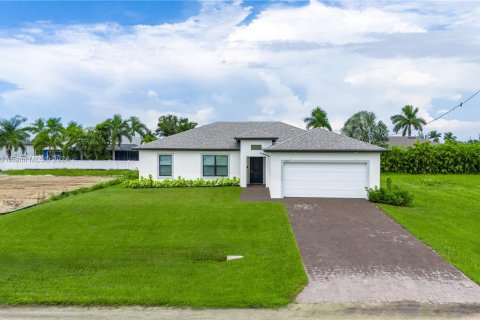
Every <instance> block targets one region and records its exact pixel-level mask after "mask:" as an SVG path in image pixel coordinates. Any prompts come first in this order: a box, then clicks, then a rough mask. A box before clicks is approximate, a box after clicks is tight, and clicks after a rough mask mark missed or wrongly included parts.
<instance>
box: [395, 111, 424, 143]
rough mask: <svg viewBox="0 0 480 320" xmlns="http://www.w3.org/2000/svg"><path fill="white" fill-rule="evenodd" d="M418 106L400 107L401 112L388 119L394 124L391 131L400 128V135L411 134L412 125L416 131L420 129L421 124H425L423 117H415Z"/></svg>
mask: <svg viewBox="0 0 480 320" xmlns="http://www.w3.org/2000/svg"><path fill="white" fill-rule="evenodd" d="M417 113H418V108H413V106H411V105H406V106H405V107H403V108H402V113H400V114H396V115H393V116H392V117H391V118H390V119H391V120H392V123H393V125H394V127H393V131H394V132H395V133H398V132H399V131H400V130H402V136H406V135H408V136H409V137H411V136H412V127H413V129H415V130H417V131H420V132H421V131H422V130H423V126H424V125H425V124H427V122H426V121H425V119H423V118H421V117H417Z"/></svg>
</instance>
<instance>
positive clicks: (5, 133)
mask: <svg viewBox="0 0 480 320" xmlns="http://www.w3.org/2000/svg"><path fill="white" fill-rule="evenodd" d="M25 121H27V118H25V117H22V116H19V115H16V116H14V117H12V118H10V119H0V147H1V148H5V150H6V152H7V158H8V159H11V158H12V151H18V150H19V149H20V150H22V152H25V142H26V140H27V139H28V137H29V134H28V129H29V128H28V127H23V126H22V124H23V123H24V122H25Z"/></svg>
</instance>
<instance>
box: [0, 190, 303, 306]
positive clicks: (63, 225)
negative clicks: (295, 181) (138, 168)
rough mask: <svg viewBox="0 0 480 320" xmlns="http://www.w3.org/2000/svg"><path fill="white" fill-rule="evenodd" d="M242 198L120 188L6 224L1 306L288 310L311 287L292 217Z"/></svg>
mask: <svg viewBox="0 0 480 320" xmlns="http://www.w3.org/2000/svg"><path fill="white" fill-rule="evenodd" d="M240 192H241V189H240V188H237V187H223V188H184V189H124V188H121V187H120V186H115V187H109V188H106V189H102V190H98V191H95V192H90V193H84V194H80V195H76V196H72V197H68V198H65V199H62V200H59V201H55V202H48V203H45V204H42V205H39V206H36V207H34V208H31V209H26V210H23V211H19V212H16V213H13V214H8V215H5V216H0V261H1V263H0V288H1V290H0V302H1V303H6V304H78V305H171V306H193V307H272V306H280V305H285V304H287V303H288V302H289V301H291V299H292V298H293V297H294V296H295V295H296V294H297V293H298V292H299V291H300V290H301V289H302V288H303V286H304V285H305V284H306V283H307V277H306V275H305V272H304V269H303V265H302V262H301V259H300V256H299V253H298V249H297V246H296V243H295V240H294V237H293V233H292V231H291V228H290V225H289V222H288V217H287V214H286V211H285V208H284V206H283V204H281V203H265V202H263V203H260V202H258V203H245V202H240V201H239V196H240ZM226 255H244V256H245V258H244V259H241V260H234V261H230V262H225V261H224V260H225V257H226Z"/></svg>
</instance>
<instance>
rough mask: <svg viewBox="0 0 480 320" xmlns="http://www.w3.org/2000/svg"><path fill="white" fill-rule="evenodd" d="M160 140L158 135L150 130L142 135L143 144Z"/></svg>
mask: <svg viewBox="0 0 480 320" xmlns="http://www.w3.org/2000/svg"><path fill="white" fill-rule="evenodd" d="M155 140H158V139H157V137H155V135H154V134H153V132H152V131H150V130H148V129H147V131H146V132H145V134H144V135H143V137H142V144H144V143H149V142H152V141H155Z"/></svg>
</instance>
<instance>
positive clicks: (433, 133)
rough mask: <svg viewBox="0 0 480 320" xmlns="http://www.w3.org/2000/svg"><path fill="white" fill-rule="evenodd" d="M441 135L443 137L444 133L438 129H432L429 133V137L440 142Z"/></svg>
mask: <svg viewBox="0 0 480 320" xmlns="http://www.w3.org/2000/svg"><path fill="white" fill-rule="evenodd" d="M441 137H442V134H441V133H440V132H438V131H437V130H432V131H430V132H429V133H428V139H432V140H433V141H435V142H440V138H441Z"/></svg>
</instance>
